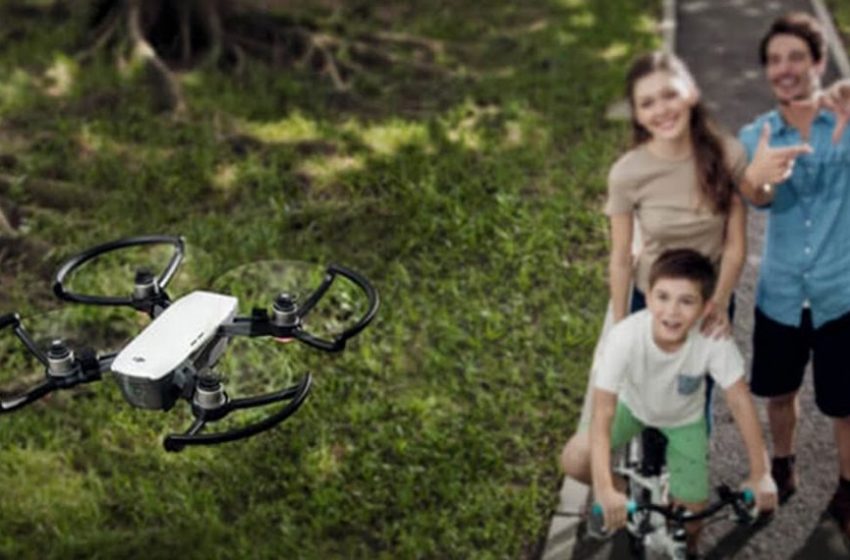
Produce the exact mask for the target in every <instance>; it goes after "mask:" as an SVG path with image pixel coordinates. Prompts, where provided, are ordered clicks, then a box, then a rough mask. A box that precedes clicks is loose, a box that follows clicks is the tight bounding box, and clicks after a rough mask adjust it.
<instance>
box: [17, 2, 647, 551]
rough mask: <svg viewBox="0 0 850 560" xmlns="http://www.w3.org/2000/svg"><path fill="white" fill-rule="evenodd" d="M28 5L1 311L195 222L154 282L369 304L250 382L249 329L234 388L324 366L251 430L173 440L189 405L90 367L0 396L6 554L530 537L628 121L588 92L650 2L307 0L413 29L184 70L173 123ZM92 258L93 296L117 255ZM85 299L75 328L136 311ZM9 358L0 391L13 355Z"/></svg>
mask: <svg viewBox="0 0 850 560" xmlns="http://www.w3.org/2000/svg"><path fill="white" fill-rule="evenodd" d="M21 3H22V2H10V1H0V21H2V24H0V74H2V76H3V79H2V80H0V205H3V207H4V208H5V210H6V211H7V213H8V214H9V215H10V216H11V217H12V219H13V222H15V223H16V224H17V225H18V226H19V227H20V228H21V232H22V233H21V234H20V235H21V238H19V239H4V240H3V250H2V252H0V258H2V259H3V260H2V264H0V267H2V268H0V312H3V313H6V312H10V311H20V312H21V313H22V314H23V315H24V316H25V320H26V318H27V317H30V319H29V321H30V322H29V323H27V322H25V324H26V325H31V329H32V330H33V331H34V332H36V331H38V329H40V328H44V329H49V328H50V327H49V325H50V323H49V322H48V321H45V317H43V316H39V313H41V312H43V311H48V310H50V309H57V308H58V307H59V306H58V305H57V304H56V302H54V301H53V300H52V299H51V298H50V297H49V295H48V294H49V286H50V282H51V281H52V275H53V274H54V273H55V270H56V267H57V265H58V264H59V263H61V262H62V261H63V260H64V259H65V258H67V257H68V256H70V255H72V254H74V253H76V252H78V251H81V250H82V249H84V248H86V247H88V246H90V245H93V244H97V243H101V242H105V241H108V240H112V239H117V238H120V237H124V236H129V235H139V234H151V233H164V234H180V235H184V236H185V237H186V239H187V243H188V245H189V248H188V253H189V257H188V258H187V261H186V263H185V264H184V266H183V267H182V269H181V271H180V273H179V275H178V278H177V279H176V280H175V283H174V288H173V290H174V294H173V295H179V294H181V293H186V292H188V291H190V290H193V289H209V288H210V287H215V286H221V285H222V284H221V280H220V278H221V276H222V275H223V274H225V273H226V271H228V270H229V269H232V268H234V267H237V266H240V265H245V264H247V263H252V262H256V261H260V260H266V259H294V260H300V261H308V262H313V263H320V264H321V263H328V262H339V263H341V264H344V265H347V266H349V267H351V268H354V269H355V270H358V271H360V272H362V273H363V274H364V275H366V276H367V277H368V278H370V279H371V280H372V281H373V282H374V284H375V285H376V287H377V288H378V290H379V291H380V294H381V297H382V300H383V306H382V308H381V310H380V312H379V315H378V317H377V319H376V320H375V322H374V323H373V324H372V325H371V326H370V327H369V328H368V329H366V330H365V331H364V332H363V333H362V334H361V335H360V336H359V337H358V338H357V339H356V340H354V341H353V342H352V344H350V346H349V348H348V349H347V350H346V351H345V352H344V353H343V354H341V355H339V356H328V355H322V354H320V353H318V352H316V351H312V350H310V349H308V348H306V347H296V346H295V345H289V346H285V347H276V346H275V347H273V349H274V350H275V351H274V352H272V353H271V354H272V355H273V357H271V358H268V359H269V360H271V361H270V362H269V367H267V368H266V369H267V370H269V371H265V373H264V375H265V376H263V375H259V374H257V375H255V376H254V378H252V374H251V370H252V369H256V368H259V367H261V366H265V365H266V364H267V363H266V362H264V361H263V360H264V359H265V358H257V357H254V358H251V357H250V356H251V355H252V354H251V351H246V352H245V355H247V356H249V357H248V358H246V360H247V362H246V363H248V364H249V366H251V367H246V369H245V371H234V372H232V373H230V374H229V375H232V378H233V381H234V383H235V385H233V386H234V387H240V386H241V387H245V388H259V389H264V388H268V387H278V386H280V385H281V384H285V382H286V381H287V379H289V378H294V377H298V376H300V375H301V374H302V373H303V372H305V371H308V370H309V371H311V372H313V374H314V376H315V383H314V387H313V390H312V393H311V395H310V397H309V398H308V400H307V402H306V404H305V405H304V406H303V407H302V408H301V410H300V411H299V412H298V413H297V414H296V415H295V416H293V417H292V418H291V419H290V420H288V421H287V422H286V423H284V424H283V425H282V426H280V427H279V428H278V429H276V430H273V431H271V432H268V433H265V434H262V435H259V436H257V437H255V438H252V439H249V440H247V441H244V442H237V443H232V444H228V445H224V446H218V447H208V448H192V449H188V450H186V451H184V452H182V453H179V454H172V453H166V452H165V451H164V450H163V449H162V445H161V441H162V438H163V436H164V435H166V434H168V433H172V432H181V431H184V430H185V429H186V427H187V426H188V425H189V424H190V422H191V415H190V413H189V411H188V410H187V409H186V408H185V406H184V405H182V404H181V405H179V406H178V407H176V408H175V410H173V411H171V412H169V413H167V414H163V413H157V412H150V411H144V410H140V409H134V408H132V407H131V406H130V405H129V404H127V403H125V402H124V401H123V399H122V397H121V396H120V394H119V391H118V388H117V387H116V386H115V384H114V383H113V382H111V381H110V380H107V381H106V382H104V383H100V384H95V385H91V386H87V387H86V388H84V389H81V390H75V391H69V392H66V393H62V394H56V395H54V396H53V397H52V398H51V399H50V400H45V401H43V402H40V403H38V404H36V405H33V406H31V407H29V408H28V409H26V410H24V411H21V412H18V413H16V414H11V415H6V416H3V417H2V418H0V557H16V558H62V559H67V558H130V557H139V556H142V555H144V556H145V557H148V558H178V557H179V558H187V559H188V558H287V557H290V558H293V557H294V558H337V557H338V558H375V557H380V558H414V557H423V558H529V557H533V556H534V555H535V553H536V552H539V547H540V543H541V540H542V539H543V538H544V537H545V533H546V530H547V527H548V523H549V519H550V515H551V512H552V510H553V508H554V507H555V505H556V502H557V488H558V486H559V483H560V477H559V475H558V472H557V469H556V464H555V456H556V454H557V452H558V450H559V447H560V445H561V444H562V442H563V440H564V438H565V437H566V435H567V434H568V433H569V431H570V430H571V428H572V427H573V425H574V423H575V421H576V420H577V415H578V412H579V409H580V405H581V399H582V397H583V393H584V389H585V380H586V375H587V369H588V363H589V359H590V353H591V351H592V347H593V344H594V343H595V338H596V334H597V330H598V328H599V326H600V323H601V319H602V313H603V307H604V304H605V300H606V289H605V284H604V268H605V255H606V222H605V220H604V218H603V216H602V214H601V211H600V208H601V201H602V196H603V191H604V187H605V177H606V174H607V169H608V167H609V165H610V164H611V162H612V161H613V160H614V159H615V158H616V156H617V154H618V153H620V152H621V150H622V149H623V148H624V147H625V145H626V142H627V131H626V127H625V125H623V124H612V123H608V122H606V121H605V119H604V113H605V110H606V108H607V106H608V105H609V104H610V103H612V102H613V101H615V100H616V99H617V98H618V97H619V96H620V95H621V89H622V81H623V74H624V69H625V66H626V64H627V63H628V61H629V59H630V58H631V57H632V56H633V55H635V54H636V53H638V52H642V51H645V50H647V49H649V48H652V47H653V46H656V45H658V43H659V39H658V36H657V33H656V30H655V21H656V20H657V16H658V13H659V11H660V2H659V1H658V0H610V1H605V2H598V1H591V0H546V1H541V2H534V3H529V4H526V3H517V2H509V1H507V0H493V1H491V2H487V3H477V2H475V3H470V2H460V1H457V0H455V1H447V0H441V1H437V2H428V3H425V2H419V1H415V0H403V1H401V2H396V3H392V5H391V7H390V4H389V3H388V4H387V6H386V7H376V6H374V5H373V4H371V3H363V2H360V3H339V4H340V5H339V6H337V5H336V3H334V2H329V1H327V2H315V3H312V4H311V5H312V8H310V9H307V8H302V9H303V10H304V11H303V12H297V16H298V17H299V18H302V20H303V21H308V22H310V24H311V25H313V26H315V28H317V29H320V30H323V31H324V32H327V33H330V34H336V35H339V36H341V37H343V38H344V37H354V36H359V35H362V34H369V33H377V32H379V31H381V30H388V29H391V30H392V32H393V33H395V34H397V36H404V37H407V38H411V37H412V38H415V39H416V44H417V45H425V46H424V47H417V49H420V50H411V49H407V50H405V48H406V47H405V45H403V44H400V46H399V47H398V50H397V52H396V55H397V56H396V62H395V63H392V64H388V65H385V66H382V67H379V68H377V69H376V70H375V71H374V72H369V73H363V74H362V75H355V76H354V78H353V85H352V90H351V92H350V93H347V94H338V93H336V92H334V91H333V88H332V86H331V84H330V82H329V81H328V80H327V79H325V78H324V77H323V76H317V75H315V74H313V73H311V72H310V71H309V70H308V69H304V68H295V69H289V70H286V69H280V68H278V69H269V68H267V67H265V66H263V65H261V64H249V65H248V66H247V67H246V68H245V69H244V71H243V73H242V74H241V75H240V76H239V77H233V76H231V75H229V74H226V73H223V72H220V71H217V70H214V69H208V70H205V71H193V72H189V73H186V74H184V75H182V76H181V81H182V84H183V87H184V88H185V90H186V94H187V98H188V105H189V111H188V114H187V115H186V116H185V117H183V118H181V119H173V118H171V117H169V116H167V115H161V114H158V113H156V112H155V111H153V110H152V109H151V107H150V103H149V100H148V97H147V93H146V92H147V90H146V88H145V87H144V84H143V83H142V80H141V79H140V78H139V76H137V75H135V74H134V73H133V72H132V71H131V70H126V69H125V70H122V69H119V68H117V67H116V65H115V61H114V59H113V58H112V57H111V56H109V55H108V54H106V53H104V54H103V55H102V56H99V57H96V58H95V60H94V61H93V62H92V63H89V64H86V65H83V66H81V65H80V64H78V63H77V62H75V60H74V59H73V58H72V56H71V55H72V54H73V53H74V52H75V50H76V49H78V48H79V45H80V44H81V42H80V40H81V36H82V34H81V31H80V25H81V23H82V21H83V20H82V18H81V17H80V16H79V15H78V14H75V13H72V14H71V16H70V19H67V20H66V19H64V18H61V17H58V16H51V15H49V14H45V13H43V12H42V11H40V10H29V11H27V10H24V11H21V10H15V9H12V8H13V7H14V6H13V5H19V4H21ZM46 3H47V2H30V4H32V5H35V6H37V5H40V4H46ZM293 4H295V3H293ZM303 4H307V3H303ZM422 49H424V54H426V55H428V56H426V57H425V59H426V61H427V62H428V64H427V65H420V64H413V63H412V61H413V60H414V59H416V57H417V56H419V55H421V54H422ZM417 53H418V54H417ZM405 60H407V61H408V63H405ZM417 60H418V59H417ZM105 271H106V273H105V274H103V275H101V276H100V277H98V278H95V279H91V282H93V283H94V285H95V286H94V287H95V288H97V289H102V290H105V291H110V290H120V289H121V288H120V286H126V281H127V279H128V276H126V275H131V274H132V268H130V266H129V265H128V264H126V263H121V262H118V263H114V264H113V265H110V266H109V267H107V268H106V269H105ZM122 273H123V275H122ZM226 278H227V279H228V282H229V283H227V284H226V285H227V286H228V287H232V288H233V289H234V290H239V289H240V287H244V286H241V285H240V282H241V280H240V277H239V275H238V274H235V275H234V274H231V275H228V276H226ZM272 288H274V287H272ZM273 291H274V289H272V292H273ZM258 303H260V304H263V303H264V302H258ZM248 310H249V309H248V308H246V309H245V310H244V311H245V312H247V311H248ZM85 313H90V315H87V316H86V317H84V319H86V320H87V321H88V326H86V327H85V328H83V327H81V326H80V324H77V326H76V328H77V329H78V332H77V333H76V334H77V335H79V334H80V332H79V331H80V330H82V332H83V333H84V334H85V335H86V336H92V337H94V336H95V333H93V332H91V331H92V329H94V327H103V326H104V325H109V329H112V330H114V331H115V332H112V333H109V332H107V333H106V338H109V337H110V336H111V337H113V338H114V339H118V338H120V337H122V336H129V335H131V334H132V333H133V332H138V329H139V328H140V327H141V326H142V325H143V324H144V323H143V321H140V320H139V319H138V318H137V317H134V316H132V315H128V314H127V313H126V312H124V311H122V310H114V311H108V310H95V311H86V312H85ZM50 317H55V315H52V316H51V315H48V316H47V318H48V319H49V318H50ZM45 325H47V326H45ZM109 329H107V330H109ZM10 334H11V333H9V332H4V333H2V337H0V338H2V339H4V341H6V342H8V340H11V336H10ZM101 334H102V333H101ZM269 344H271V343H266V345H265V346H263V347H262V348H263V349H262V350H258V352H260V354H257V355H262V356H268V355H269V352H268V349H269V348H271V347H270V346H269ZM262 352H265V354H263V353H262ZM2 356H3V357H2V358H0V363H2V364H3V366H2V368H0V386H5V387H7V388H8V387H9V383H11V382H12V380H14V379H15V378H16V377H18V376H19V374H20V373H21V372H22V371H24V370H27V367H24V364H23V362H22V358H21V355H20V354H19V353H18V354H15V353H12V352H11V351H6V352H4V353H3V354H2ZM237 369H238V368H237ZM278 372H279V373H280V376H279V378H278V377H277V373H278ZM240 374H241V375H240ZM4 384H5V385H4Z"/></svg>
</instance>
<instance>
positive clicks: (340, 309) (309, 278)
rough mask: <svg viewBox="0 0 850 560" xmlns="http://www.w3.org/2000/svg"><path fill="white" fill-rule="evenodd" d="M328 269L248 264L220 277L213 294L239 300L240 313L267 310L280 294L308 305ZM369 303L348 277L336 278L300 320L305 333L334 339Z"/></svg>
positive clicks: (286, 263) (286, 262)
mask: <svg viewBox="0 0 850 560" xmlns="http://www.w3.org/2000/svg"><path fill="white" fill-rule="evenodd" d="M326 274H327V267H325V266H321V265H317V264H312V263H306V262H303V261H290V260H274V261H260V262H256V263H250V264H247V265H243V266H240V267H237V268H234V269H232V270H230V271H228V272H227V273H225V274H224V275H222V276H221V277H219V278H218V279H217V280H216V281H215V282H214V283H213V286H212V289H213V291H215V292H217V293H223V294H228V295H232V296H235V297H237V298H239V306H240V310H241V312H242V313H246V314H247V313H250V311H251V309H252V308H257V307H259V308H263V309H269V308H270V307H271V305H272V302H274V301H275V298H277V297H278V296H279V295H280V294H282V293H286V294H290V295H292V296H294V298H295V302H296V304H297V305H298V306H302V305H304V304H305V303H307V302H308V300H309V299H310V297H311V295H313V294H314V293H316V291H317V290H319V289H320V287H321V286H323V282H324V281H325V278H326ZM368 309H369V301H368V300H367V298H366V297H364V294H363V291H362V290H361V288H359V287H358V286H357V285H355V284H354V283H353V282H351V281H350V280H349V279H348V278H346V277H344V276H342V275H337V276H336V277H335V279H334V281H333V283H332V284H331V285H330V287H329V288H328V289H327V292H324V293H323V294H322V297H321V298H319V299H318V301H316V302H315V305H314V306H313V307H312V308H311V309H310V310H309V311H308V312H307V313H306V314H305V315H303V316H302V317H301V324H302V326H303V328H304V330H305V331H308V332H309V333H311V334H313V335H315V336H318V337H320V338H333V336H334V335H336V334H338V333H342V332H344V331H345V330H347V329H349V328H351V327H353V326H354V325H355V324H356V323H357V322H358V320H359V319H360V318H361V317H363V316H364V314H366V313H367V311H368Z"/></svg>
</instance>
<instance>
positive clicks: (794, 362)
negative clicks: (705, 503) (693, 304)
mask: <svg viewBox="0 0 850 560" xmlns="http://www.w3.org/2000/svg"><path fill="white" fill-rule="evenodd" d="M759 56H760V59H761V63H762V65H763V67H764V70H765V76H766V78H767V81H768V83H769V85H770V87H771V90H772V92H773V95H774V98H775V99H776V103H777V107H776V109H774V110H773V111H771V112H769V113H766V114H764V115H761V116H760V117H758V118H757V119H755V120H754V121H753V122H752V123H750V124H749V125H747V126H745V127H744V128H743V129H742V130H741V133H740V135H739V137H740V139H741V142H742V143H743V144H744V146H745V147H746V149H747V152H748V156H749V158H750V160H751V163H750V165H749V166H748V168H747V171H746V173H745V176H744V177H745V180H744V181H743V184H742V185H741V190H742V192H743V194H744V196H746V197H747V198H748V199H749V200H750V201H751V202H753V203H754V204H755V205H758V206H764V207H766V208H767V209H768V212H769V214H768V221H767V231H766V238H765V244H764V254H763V258H762V262H761V269H760V275H759V280H758V286H757V294H756V310H755V328H754V332H753V366H752V367H753V370H752V378H751V382H750V386H751V390H752V392H753V394H755V395H758V396H762V397H766V398H767V410H768V419H769V422H770V429H771V435H772V439H773V451H774V458H773V464H772V474H773V477H774V478H775V480H776V483H777V485H778V486H779V495H780V500H782V501H785V500H787V499H788V498H789V497H790V496H791V495H792V494H793V493H794V492H795V491H796V489H797V476H796V474H795V469H794V462H795V455H794V449H795V433H796V425H797V419H798V416H799V413H800V411H799V401H798V392H799V389H800V386H801V384H802V380H803V373H804V371H805V367H806V364H807V363H808V361H809V359H810V358H812V360H813V369H814V386H815V397H816V402H817V406H818V408H819V409H820V410H821V412H823V413H824V414H826V415H827V416H829V417H830V418H832V420H833V423H834V426H835V439H836V443H837V447H838V455H839V462H840V465H839V471H840V472H839V483H838V489H837V490H836V492H835V495H834V496H833V498H832V500H831V502H830V505H829V511H830V513H832V515H833V516H834V517H835V518H836V520H837V521H838V523H839V525H840V526H841V529H842V531H843V532H844V533H845V534H848V535H850V371H848V370H850V366H848V365H847V364H848V360H847V354H846V350H845V349H846V348H848V347H850V131H848V129H847V128H846V125H847V122H848V119H850V83H848V82H846V81H845V82H839V83H837V84H834V85H833V86H832V87H830V88H829V90H827V91H826V92H824V91H822V90H821V76H822V75H823V73H824V70H825V68H826V42H825V39H824V34H823V32H822V30H821V27H820V25H819V23H818V21H817V20H816V19H815V18H813V17H811V16H809V15H807V14H802V13H792V14H787V15H785V16H782V17H780V18H779V19H777V20H776V21H774V22H773V24H772V25H771V27H770V29H769V30H768V32H767V33H766V34H765V36H764V38H763V39H762V41H761V45H760V50H759Z"/></svg>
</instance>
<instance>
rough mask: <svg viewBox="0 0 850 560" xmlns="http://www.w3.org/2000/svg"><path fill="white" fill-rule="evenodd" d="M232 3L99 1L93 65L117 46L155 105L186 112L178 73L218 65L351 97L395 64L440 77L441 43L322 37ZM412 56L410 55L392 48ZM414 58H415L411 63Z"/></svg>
mask: <svg viewBox="0 0 850 560" xmlns="http://www.w3.org/2000/svg"><path fill="white" fill-rule="evenodd" d="M238 6H239V2H236V1H233V0H182V1H181V2H168V1H167V0H94V2H93V3H92V6H91V8H90V19H91V26H92V32H91V37H90V40H89V42H88V46H87V48H85V49H84V50H83V51H81V52H80V53H79V55H78V57H79V59H80V60H87V59H89V58H91V57H92V56H93V55H94V54H95V53H97V52H99V51H102V50H105V49H109V48H112V49H114V50H115V51H117V55H118V57H119V60H123V56H124V54H127V53H128V54H129V61H125V64H131V63H132V62H133V61H135V62H136V63H141V64H142V65H143V66H144V68H145V72H146V75H147V78H148V79H149V81H150V83H151V84H152V86H153V87H154V90H155V92H156V98H155V102H156V105H157V106H158V107H160V108H162V109H165V110H168V111H171V112H177V113H179V112H181V111H183V110H184V109H185V106H186V104H185V98H184V95H183V92H182V89H181V87H180V81H179V80H178V79H177V77H176V74H175V73H176V72H179V71H180V70H185V69H190V68H196V67H198V66H211V65H217V66H220V67H226V68H229V69H231V70H232V71H235V72H241V71H242V69H243V68H244V67H245V64H246V61H247V59H248V58H257V59H260V60H262V61H265V62H266V63H268V64H272V65H276V66H282V67H302V68H308V69H310V70H312V71H314V72H316V73H318V74H320V75H323V76H325V77H326V78H327V79H328V80H329V81H330V83H331V84H332V86H333V88H334V90H336V91H337V92H346V91H349V90H350V88H351V84H352V78H353V76H354V75H355V74H359V73H367V74H368V73H374V71H375V69H380V68H384V67H387V66H389V65H400V64H401V65H405V66H408V67H411V68H413V70H414V71H416V72H417V74H419V75H428V74H434V73H435V72H436V71H437V70H436V68H437V67H436V66H435V65H434V64H433V62H434V59H435V58H436V55H437V54H439V53H440V52H441V51H442V45H441V44H440V43H439V42H437V41H430V40H427V39H421V38H418V37H413V36H409V35H404V34H398V33H390V32H381V33H378V34H375V35H373V36H366V37H358V38H357V39H353V40H348V39H343V38H340V37H337V36H334V35H329V34H326V33H322V32H319V31H317V30H315V29H311V28H309V27H308V26H305V25H303V24H297V23H295V22H293V21H289V20H286V19H285V18H283V17H280V16H274V15H270V14H261V13H255V12H248V11H244V9H242V10H240V9H238ZM399 49H401V50H404V51H407V52H412V54H413V56H412V57H407V58H405V57H402V56H397V55H395V54H393V53H392V52H391V51H393V50H399ZM411 58H412V60H411Z"/></svg>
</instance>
